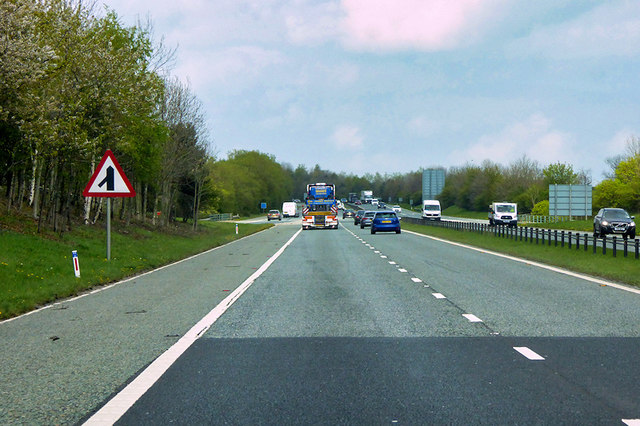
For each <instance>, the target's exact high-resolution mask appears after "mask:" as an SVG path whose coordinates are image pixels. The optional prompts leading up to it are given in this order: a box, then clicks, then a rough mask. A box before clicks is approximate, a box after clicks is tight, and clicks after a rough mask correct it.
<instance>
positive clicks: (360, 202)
mask: <svg viewBox="0 0 640 426" xmlns="http://www.w3.org/2000/svg"><path fill="white" fill-rule="evenodd" d="M353 204H355V205H356V206H361V205H362V201H360V200H355V201H354V202H353Z"/></svg>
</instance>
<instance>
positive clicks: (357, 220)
mask: <svg viewBox="0 0 640 426" xmlns="http://www.w3.org/2000/svg"><path fill="white" fill-rule="evenodd" d="M365 211H366V210H358V211H357V212H356V214H354V215H353V224H354V225H358V224H359V223H360V219H362V216H364V213H365Z"/></svg>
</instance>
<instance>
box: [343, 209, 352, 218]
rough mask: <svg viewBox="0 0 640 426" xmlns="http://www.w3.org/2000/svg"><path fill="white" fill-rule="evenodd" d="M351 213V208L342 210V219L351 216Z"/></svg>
mask: <svg viewBox="0 0 640 426" xmlns="http://www.w3.org/2000/svg"><path fill="white" fill-rule="evenodd" d="M353 215H355V212H354V211H353V210H345V211H344V212H342V218H343V219H346V218H348V217H353Z"/></svg>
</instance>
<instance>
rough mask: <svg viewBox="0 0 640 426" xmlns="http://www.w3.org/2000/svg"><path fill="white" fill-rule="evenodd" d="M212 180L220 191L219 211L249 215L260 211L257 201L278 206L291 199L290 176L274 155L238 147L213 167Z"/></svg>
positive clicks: (270, 205) (273, 206) (269, 205)
mask: <svg viewBox="0 0 640 426" xmlns="http://www.w3.org/2000/svg"><path fill="white" fill-rule="evenodd" d="M211 179H212V181H213V182H214V186H215V188H216V191H217V192H218V193H219V194H220V210H221V211H224V212H232V213H240V214H242V215H248V214H251V213H256V212H259V211H260V203H262V202H266V203H267V207H268V208H277V209H280V208H281V206H282V203H283V202H284V201H287V200H290V199H291V193H292V189H293V183H292V179H291V175H290V174H289V173H288V172H287V170H286V169H285V168H283V167H282V166H281V165H280V164H278V163H277V162H276V160H275V157H273V156H272V155H268V154H264V153H261V152H258V151H242V150H237V151H233V152H231V153H230V154H229V156H228V159H227V160H224V161H219V162H217V163H215V164H213V166H212V170H211Z"/></svg>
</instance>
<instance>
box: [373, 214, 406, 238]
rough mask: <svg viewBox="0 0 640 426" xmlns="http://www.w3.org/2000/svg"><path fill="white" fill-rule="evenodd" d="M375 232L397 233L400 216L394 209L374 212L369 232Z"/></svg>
mask: <svg viewBox="0 0 640 426" xmlns="http://www.w3.org/2000/svg"><path fill="white" fill-rule="evenodd" d="M376 232H395V233H396V234H399V233H400V232H401V229H400V218H399V217H398V215H396V212H394V211H383V212H376V213H375V215H374V217H373V220H372V221H371V233H372V234H375V233H376Z"/></svg>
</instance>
